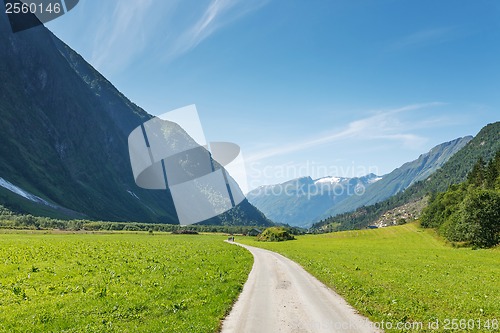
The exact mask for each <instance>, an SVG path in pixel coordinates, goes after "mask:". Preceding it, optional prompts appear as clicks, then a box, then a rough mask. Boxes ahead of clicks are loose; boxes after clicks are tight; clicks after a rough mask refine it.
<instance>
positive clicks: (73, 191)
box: [0, 3, 269, 225]
mask: <svg viewBox="0 0 500 333" xmlns="http://www.w3.org/2000/svg"><path fill="white" fill-rule="evenodd" d="M0 7H1V8H2V13H0V45H2V47H1V48H0V60H1V61H0V82H2V83H1V88H2V89H1V91H0V115H1V117H0V128H1V129H2V130H1V131H0V142H2V145H0V177H1V178H2V179H3V184H4V185H5V184H7V186H0V203H1V204H4V205H5V206H7V207H9V208H11V209H13V210H15V211H18V212H23V213H31V214H33V215H41V216H51V217H58V218H89V219H99V220H109V221H138V222H157V223H172V224H177V223H178V219H177V215H176V212H175V208H174V205H173V201H172V198H171V195H170V193H169V192H168V191H152V190H144V189H141V188H139V187H138V186H136V184H135V181H134V178H133V175H132V170H131V167H130V160H129V154H128V141H127V139H128V135H129V134H130V132H131V131H132V130H133V129H134V128H135V127H137V126H139V125H141V124H142V123H143V122H144V121H146V120H148V119H150V118H151V117H152V116H151V115H149V114H147V113H146V112H145V111H144V110H142V109H141V108H140V107H138V106H137V105H135V104H133V103H132V102H130V101H129V100H128V99H127V98H126V97H125V96H123V95H122V94H121V93H120V92H119V91H118V90H116V88H115V87H114V86H113V85H112V84H111V83H110V82H109V81H108V80H106V79H105V78H104V77H103V76H102V75H100V74H99V73H98V72H97V71H96V70H95V69H94V68H92V66H90V65H89V64H88V63H86V62H85V61H84V60H83V58H81V57H80V56H79V55H78V54H77V53H76V52H74V51H73V50H71V48H69V47H68V46H67V45H65V44H64V43H63V42H62V41H60V40H58V39H57V38H56V37H55V36H54V35H53V34H52V33H51V32H50V31H48V30H47V29H46V28H45V27H43V26H39V27H36V28H32V29H29V30H26V31H23V32H19V33H16V34H13V33H12V31H11V29H10V26H9V24H8V21H7V17H6V16H5V14H4V13H5V11H4V10H3V8H4V5H3V3H2V5H1V6H0ZM164 125H165V126H166V128H168V129H169V130H168V131H165V132H166V133H167V132H168V135H169V139H170V141H171V142H172V143H173V144H175V142H187V141H189V140H192V139H191V138H190V137H189V136H187V135H186V133H185V132H184V131H183V130H182V129H181V128H180V127H178V126H177V125H176V124H174V123H168V122H165V123H164ZM8 184H10V185H8ZM12 188H15V189H17V190H16V191H12ZM20 192H22V193H26V194H27V195H25V196H22V195H20V194H19V193H20ZM33 198H39V199H40V200H38V199H36V200H33ZM242 211H243V212H244V213H245V214H243V215H242V214H239V213H238V212H240V213H241V212H242ZM231 214H232V215H231ZM234 214H236V215H238V216H239V217H240V218H239V221H240V223H242V224H246V223H249V224H266V225H267V224H269V222H268V221H267V220H266V219H265V217H264V216H263V215H262V214H261V213H260V212H259V211H258V210H257V209H255V208H254V207H253V206H251V205H249V204H248V203H243V205H242V206H241V207H239V210H237V211H235V212H230V213H229V215H227V216H226V217H225V218H224V217H223V218H219V219H218V218H215V219H213V220H212V221H211V223H225V222H224V221H226V222H227V221H228V220H229V217H231V216H234ZM249 217H251V218H249ZM231 223H232V222H231Z"/></svg>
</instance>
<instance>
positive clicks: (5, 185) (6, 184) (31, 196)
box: [0, 177, 59, 208]
mask: <svg viewBox="0 0 500 333" xmlns="http://www.w3.org/2000/svg"><path fill="white" fill-rule="evenodd" d="M0 186H2V187H3V188H6V189H7V190H9V191H11V192H13V193H15V194H17V195H20V196H22V197H23V198H25V199H28V200H30V201H33V202H36V203H39V204H43V205H45V206H49V207H52V208H59V207H58V206H56V205H54V204H51V203H50V202H48V201H46V200H44V199H42V198H40V197H39V196H36V195H34V194H31V193H29V192H28V191H25V190H23V189H22V188H20V187H19V186H16V185H14V184H12V183H11V182H9V181H8V180H5V179H3V178H2V177H0Z"/></svg>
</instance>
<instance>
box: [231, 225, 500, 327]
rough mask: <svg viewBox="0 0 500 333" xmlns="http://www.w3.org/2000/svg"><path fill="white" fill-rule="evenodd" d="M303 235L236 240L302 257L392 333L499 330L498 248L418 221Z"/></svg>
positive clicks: (316, 273)
mask: <svg viewBox="0 0 500 333" xmlns="http://www.w3.org/2000/svg"><path fill="white" fill-rule="evenodd" d="M297 238H298V239H297V240H294V241H288V242H281V243H265V242H256V241H255V240H254V238H250V237H247V238H241V237H240V238H238V239H237V241H239V242H241V243H245V244H249V245H253V246H258V247H262V248H266V249H270V250H273V251H276V252H279V253H281V254H283V255H285V256H286V257H288V258H290V259H292V260H294V261H296V262H298V263H299V264H301V265H302V266H303V267H304V268H305V269H306V270H307V271H309V272H310V273H311V274H313V275H314V276H316V277H317V278H319V280H321V281H322V282H324V283H325V284H327V285H328V286H330V287H331V288H332V289H334V290H336V291H337V292H338V293H339V294H340V295H342V296H343V297H344V298H345V299H346V300H347V301H348V302H349V303H350V304H351V305H352V306H354V307H355V308H356V309H358V310H359V311H360V312H361V313H362V314H364V315H366V316H368V317H369V318H370V319H372V320H373V321H374V322H376V323H377V325H379V326H380V327H382V328H385V329H386V331H388V332H413V331H415V332H417V331H418V332H425V331H429V332H430V331H432V332H435V331H449V332H453V331H463V332H490V331H492V332H500V329H499V328H498V325H499V320H500V249H499V248H498V247H497V248H496V249H490V250H471V249H470V248H460V249H457V248H453V247H451V246H448V245H446V244H445V243H444V242H443V241H441V240H440V239H439V238H437V237H436V235H435V234H434V233H433V232H432V231H431V230H423V229H421V228H419V227H418V226H417V225H416V224H407V225H403V226H397V227H390V228H383V229H376V230H363V231H347V232H338V233H331V234H324V235H307V236H299V237H297ZM436 321H437V323H436ZM420 323H421V326H420ZM429 323H431V328H429ZM391 327H392V329H390V328H391ZM438 327H439V330H435V328H438ZM479 327H480V328H479Z"/></svg>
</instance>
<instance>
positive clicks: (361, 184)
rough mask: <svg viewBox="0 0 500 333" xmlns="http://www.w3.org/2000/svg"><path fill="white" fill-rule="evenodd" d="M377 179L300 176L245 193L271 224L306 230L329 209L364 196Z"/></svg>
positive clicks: (375, 177)
mask: <svg viewBox="0 0 500 333" xmlns="http://www.w3.org/2000/svg"><path fill="white" fill-rule="evenodd" d="M380 179H381V177H378V176H377V175H374V174H369V175H367V176H364V177H359V178H357V177H356V178H345V177H324V178H320V179H316V180H313V179H312V178H311V177H302V178H298V179H293V180H290V181H287V182H285V183H282V184H277V185H268V186H261V187H259V188H257V189H255V190H253V191H251V192H250V193H248V194H247V199H248V201H250V203H251V204H253V205H254V206H256V207H257V208H259V210H261V211H262V212H263V213H264V214H265V215H266V216H267V217H268V218H270V219H271V220H272V221H274V222H277V223H286V224H289V225H292V226H299V227H308V226H310V225H311V224H312V222H315V221H316V219H317V218H318V217H319V216H321V215H322V214H324V212H325V211H327V210H328V209H330V208H331V207H332V206H335V205H337V204H339V203H341V202H342V201H344V200H346V199H347V198H349V197H350V196H352V195H354V194H356V193H358V194H360V193H363V192H364V191H365V190H366V188H369V187H370V186H371V185H372V184H373V183H376V182H377V181H379V180H380Z"/></svg>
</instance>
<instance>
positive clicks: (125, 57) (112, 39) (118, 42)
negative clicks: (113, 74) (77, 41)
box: [90, 0, 154, 71]
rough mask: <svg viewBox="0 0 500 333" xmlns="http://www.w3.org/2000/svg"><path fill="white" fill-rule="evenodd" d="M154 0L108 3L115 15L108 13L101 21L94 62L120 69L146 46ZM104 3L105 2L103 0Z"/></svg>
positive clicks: (96, 65) (110, 68)
mask: <svg viewBox="0 0 500 333" xmlns="http://www.w3.org/2000/svg"><path fill="white" fill-rule="evenodd" d="M153 4H154V2H153V1H152V0H141V1H135V0H120V1H116V2H108V3H107V4H105V6H114V8H108V9H107V11H108V12H112V17H111V18H110V17H108V16H106V15H104V16H103V17H102V19H101V21H100V22H99V23H98V25H97V27H96V28H97V31H96V33H95V38H94V42H93V44H94V47H93V53H92V56H91V59H90V61H91V63H92V64H93V65H94V66H95V67H97V68H101V67H102V66H106V68H107V70H108V71H116V70H119V69H120V68H122V67H124V66H126V65H128V64H129V63H130V62H131V60H132V59H133V58H134V57H135V56H137V55H138V54H139V53H140V52H141V51H142V50H143V49H144V47H145V45H146V43H147V39H146V38H145V33H147V32H148V30H149V29H148V24H147V23H146V22H147V17H148V14H149V13H151V10H152V7H153ZM103 5H104V4H103Z"/></svg>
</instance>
